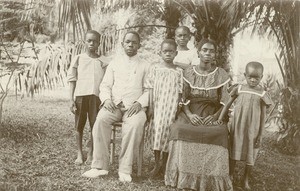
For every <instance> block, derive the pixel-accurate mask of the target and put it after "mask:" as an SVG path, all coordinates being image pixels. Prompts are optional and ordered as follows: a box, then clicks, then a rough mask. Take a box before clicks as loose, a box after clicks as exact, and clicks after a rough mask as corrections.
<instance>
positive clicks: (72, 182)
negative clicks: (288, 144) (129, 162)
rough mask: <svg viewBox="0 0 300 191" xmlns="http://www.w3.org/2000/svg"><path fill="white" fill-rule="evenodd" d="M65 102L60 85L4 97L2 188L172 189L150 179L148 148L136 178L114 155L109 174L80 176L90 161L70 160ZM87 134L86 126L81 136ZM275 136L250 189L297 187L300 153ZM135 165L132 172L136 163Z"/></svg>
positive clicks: (70, 139) (0, 159) (72, 139)
mask: <svg viewBox="0 0 300 191" xmlns="http://www.w3.org/2000/svg"><path fill="white" fill-rule="evenodd" d="M68 108H69V106H68V99H67V90H66V89H64V88H62V89H59V90H57V91H55V92H54V93H51V92H47V93H44V95H37V96H36V97H35V98H34V99H30V98H24V99H23V100H16V99H15V97H14V96H9V97H8V98H7V100H6V101H5V104H4V113H3V115H4V121H3V123H2V125H1V128H0V132H1V134H0V153H1V154H0V191H2V190H5V191H6V190H51V191H52V190H123V191H126V190H166V191H167V190H175V189H172V188H168V187H165V186H164V182H163V181H161V180H151V179H148V177H147V175H148V174H149V169H150V168H151V167H152V166H153V158H152V154H151V152H149V151H148V152H146V153H145V156H144V166H143V176H142V177H140V178H138V177H136V175H135V174H134V176H133V183H126V184H124V183H121V182H119V181H118V175H117V167H118V165H117V158H116V159H115V161H116V163H115V164H114V165H113V166H112V167H111V169H110V174H109V175H108V176H107V177H104V178H97V179H87V178H83V177H81V174H82V173H83V172H85V171H86V170H89V169H90V166H89V165H81V166H76V165H74V163H73V162H74V160H75V158H76V149H75V148H76V147H75V131H74V128H73V124H74V116H73V115H72V114H71V113H70V112H69V109H68ZM87 136H88V128H86V129H85V137H84V139H85V141H86V140H87ZM273 139H275V138H274V136H272V135H270V134H267V135H266V137H265V139H264V143H263V147H262V149H261V151H260V155H259V157H258V160H257V162H256V165H255V168H254V172H253V176H252V179H251V183H252V185H253V190H272V191H274V190H278V191H285V190H288V191H292V190H300V186H299V172H300V171H299V158H297V157H295V156H287V155H283V154H280V153H279V152H278V151H277V150H276V149H275V147H274V140H273ZM85 149H86V148H85ZM117 151H118V147H117ZM238 167H239V168H237V169H236V172H237V176H236V177H235V178H236V179H237V180H238V179H239V177H240V176H241V174H242V172H243V171H242V170H243V167H242V165H241V164H239V165H238ZM134 170H135V172H136V167H134ZM235 190H240V189H239V188H236V189H235Z"/></svg>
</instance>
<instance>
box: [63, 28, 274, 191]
mask: <svg viewBox="0 0 300 191" xmlns="http://www.w3.org/2000/svg"><path fill="white" fill-rule="evenodd" d="M190 39H191V32H190V30H189V28H188V27H186V26H180V27H178V28H177V29H176V30H175V38H174V39H165V40H163V41H162V43H161V46H160V53H159V55H160V57H161V61H160V62H159V63H147V62H146V61H145V60H143V59H142V57H140V55H139V53H138V49H139V48H140V46H141V44H140V42H141V37H140V35H139V34H138V33H137V32H135V31H128V32H127V33H126V34H125V35H124V37H123V39H122V42H121V44H122V54H121V55H118V56H115V58H113V60H112V61H111V62H110V63H109V64H108V65H107V66H106V65H105V64H104V63H103V62H102V61H101V59H100V58H99V55H98V54H97V50H98V46H99V41H100V34H99V33H98V32H96V31H94V30H90V31H87V33H86V35H85V44H86V52H85V53H83V54H80V55H77V56H75V57H74V58H73V60H72V63H71V65H70V68H69V71H68V82H69V84H70V99H71V108H70V109H71V111H72V112H73V113H74V114H75V128H76V132H77V133H76V140H77V147H78V154H77V159H76V160H75V163H76V164H82V163H83V162H84V157H83V152H82V137H83V129H84V126H85V123H86V121H87V119H88V120H89V123H90V127H91V131H90V133H91V135H90V136H91V141H90V145H89V148H90V149H89V152H88V156H87V159H86V160H87V161H90V162H91V169H90V170H89V171H87V172H85V173H83V174H82V176H84V177H89V178H95V177H99V176H105V175H107V174H108V173H109V161H110V160H109V158H110V155H109V152H110V151H109V148H110V142H111V132H112V125H113V124H114V123H115V122H122V127H121V149H120V153H119V168H118V175H119V180H120V181H122V182H131V181H132V166H133V161H134V160H135V158H136V157H137V155H138V151H139V145H140V143H141V141H143V140H144V139H143V135H144V134H143V132H144V128H145V123H146V121H150V122H149V124H150V128H149V129H150V130H151V135H152V136H151V143H152V144H151V145H152V149H153V152H154V159H155V165H154V168H153V170H152V171H151V172H150V173H149V174H150V176H151V177H159V176H162V177H163V178H164V181H165V185H167V186H171V187H175V188H178V189H188V190H220V191H221V190H233V186H232V181H233V174H234V168H235V162H236V161H244V162H245V164H246V166H245V173H244V176H243V179H242V180H243V181H242V185H243V187H244V188H245V189H248V190H249V189H250V186H249V177H250V174H251V170H252V167H253V165H254V163H255V159H256V156H257V153H258V149H259V147H260V145H261V141H262V135H263V130H264V121H265V114H266V108H267V107H268V106H269V105H271V104H272V101H271V100H270V98H269V96H268V94H267V92H266V91H265V90H264V89H263V87H262V86H261V85H260V81H261V79H262V77H263V70H264V68H263V65H262V64H261V63H259V62H250V63H248V64H247V65H246V68H245V73H244V76H245V81H246V83H240V84H235V85H230V84H231V80H230V76H229V75H228V73H227V72H226V71H225V70H224V69H222V68H220V67H218V66H217V62H216V57H215V56H216V51H217V47H218V45H217V44H216V43H215V42H214V41H213V40H211V39H207V38H203V39H202V40H201V41H200V42H199V44H198V46H197V48H196V49H195V50H194V49H189V48H188V46H187V44H188V42H189V41H190ZM231 105H234V107H231ZM230 108H233V111H232V112H231V116H232V117H231V119H230V123H228V118H229V117H228V116H229V114H228V113H229V112H228V111H231V109H230Z"/></svg>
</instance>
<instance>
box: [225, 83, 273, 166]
mask: <svg viewBox="0 0 300 191" xmlns="http://www.w3.org/2000/svg"><path fill="white" fill-rule="evenodd" d="M230 95H231V96H237V98H236V103H235V107H234V113H233V121H232V125H231V127H230V140H231V141H232V142H231V148H232V149H231V153H230V157H231V158H232V159H234V160H242V161H246V163H247V164H248V165H254V162H255V159H256V156H257V153H258V149H255V148H254V143H255V139H256V137H257V136H258V133H259V127H260V124H261V122H260V116H261V104H265V105H267V106H269V105H271V104H272V101H271V99H270V98H269V97H268V94H267V93H266V92H265V91H264V90H263V89H262V88H261V90H253V89H250V88H247V87H246V86H245V85H239V86H236V87H235V88H233V89H232V91H231V92H230Z"/></svg>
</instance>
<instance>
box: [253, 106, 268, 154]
mask: <svg viewBox="0 0 300 191" xmlns="http://www.w3.org/2000/svg"><path fill="white" fill-rule="evenodd" d="M260 108H261V115H260V126H259V131H258V135H257V137H256V140H255V143H254V148H259V147H260V145H261V140H262V134H263V130H264V127H265V118H266V110H267V107H266V105H265V104H261V106H260Z"/></svg>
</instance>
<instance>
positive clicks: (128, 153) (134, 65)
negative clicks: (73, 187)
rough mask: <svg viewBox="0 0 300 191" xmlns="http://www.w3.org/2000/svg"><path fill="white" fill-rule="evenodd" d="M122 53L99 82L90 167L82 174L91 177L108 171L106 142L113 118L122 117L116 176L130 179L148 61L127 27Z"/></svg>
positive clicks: (144, 103) (145, 94)
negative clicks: (142, 58)
mask: <svg viewBox="0 0 300 191" xmlns="http://www.w3.org/2000/svg"><path fill="white" fill-rule="evenodd" d="M122 46H123V49H124V53H125V54H123V55H121V56H118V57H116V58H115V59H114V60H112V62H111V63H110V64H109V65H108V67H107V70H106V73H105V75H104V78H103V81H102V83H101V85H100V99H101V100H102V101H103V107H102V108H101V109H100V111H99V113H98V116H97V119H96V122H95V125H94V128H93V140H94V152H93V161H92V165H91V167H92V169H91V170H89V171H87V172H85V173H84V174H83V176H85V177H90V178H95V177H98V176H103V175H107V174H108V171H109V157H110V155H109V148H110V147H109V146H110V137H111V131H112V124H113V123H114V122H118V121H122V122H123V123H122V141H121V151H120V155H119V180H120V181H122V182H131V180H132V179H131V173H132V165H133V161H134V159H135V158H136V157H137V155H138V151H139V145H140V143H141V141H142V136H143V128H144V123H145V122H146V113H145V109H144V108H145V107H147V106H148V96H149V95H148V92H146V91H144V87H143V85H144V78H145V77H146V74H147V72H148V68H149V65H148V64H146V63H145V62H143V61H142V60H141V59H140V58H139V57H138V56H137V50H138V49H139V47H140V36H139V34H138V33H136V32H133V31H129V32H127V33H126V34H125V36H124V38H123V42H122Z"/></svg>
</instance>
